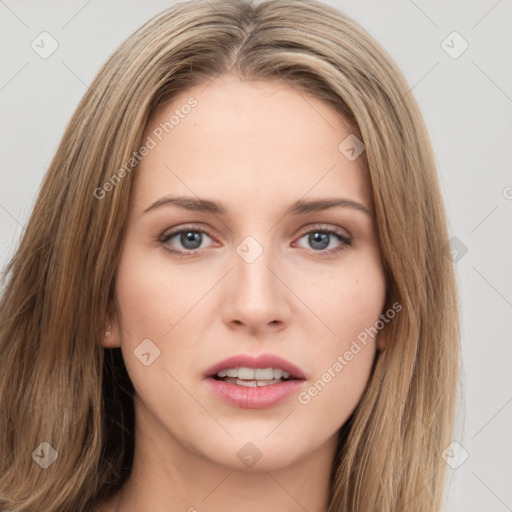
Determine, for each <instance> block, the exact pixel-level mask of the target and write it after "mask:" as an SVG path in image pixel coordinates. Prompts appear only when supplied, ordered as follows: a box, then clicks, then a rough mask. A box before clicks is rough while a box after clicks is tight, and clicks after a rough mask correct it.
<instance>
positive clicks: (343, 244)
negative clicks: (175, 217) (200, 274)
mask: <svg viewBox="0 0 512 512" xmlns="http://www.w3.org/2000/svg"><path fill="white" fill-rule="evenodd" d="M187 232H192V233H202V234H205V235H207V236H208V237H210V238H212V239H213V237H212V236H211V235H210V234H209V233H208V231H205V230H204V229H199V228H198V227H197V226H184V227H181V228H180V229H177V230H175V231H172V232H171V233H166V234H163V235H161V236H160V237H159V239H158V242H160V243H161V244H162V245H163V246H164V249H165V250H166V251H168V252H170V253H173V254H176V255H178V256H179V257H185V256H192V257H194V256H195V255H196V254H197V253H198V252H199V249H195V250H193V251H179V250H176V249H171V248H170V247H169V246H168V245H167V242H168V241H169V240H171V239H172V238H174V237H175V236H176V235H179V234H180V233H187ZM311 233H323V234H325V233H327V234H330V235H334V236H336V237H337V238H338V240H339V241H340V242H341V245H340V246H339V247H337V248H335V249H323V250H322V251H315V250H313V253H314V254H315V255H320V256H324V255H334V254H337V253H338V252H340V251H343V250H345V249H347V248H349V247H350V246H351V245H352V239H350V238H348V237H346V236H344V235H342V234H341V233H340V232H339V231H338V230H336V229H333V228H329V227H327V228H324V227H317V228H314V229H310V230H309V231H305V232H304V233H302V234H301V235H300V237H299V240H300V239H301V238H303V237H304V236H305V235H309V234H311Z"/></svg>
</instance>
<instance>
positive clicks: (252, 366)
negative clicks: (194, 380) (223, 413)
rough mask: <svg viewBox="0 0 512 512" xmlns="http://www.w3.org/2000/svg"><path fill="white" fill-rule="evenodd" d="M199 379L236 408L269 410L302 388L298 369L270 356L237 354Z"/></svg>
mask: <svg viewBox="0 0 512 512" xmlns="http://www.w3.org/2000/svg"><path fill="white" fill-rule="evenodd" d="M203 377H204V378H205V379H206V380H207V382H208V384H209V386H210V388H211V389H212V391H213V392H214V394H215V395H216V396H217V398H220V399H221V400H223V401H224V402H227V403H229V404H230V405H234V406H236V407H245V408H252V409H261V408H267V407H271V406H273V405H276V404H277V403H279V402H281V401H282V400H284V399H286V398H288V397H290V396H291V395H292V394H294V393H295V392H296V391H298V390H300V388H302V387H303V385H304V382H305V380H306V377H305V375H304V373H303V372H302V370H301V369H300V368H298V367H297V366H295V365H294V364H292V363H290V362H289V361H287V360H285V359H283V358H281V357H279V356H276V355H274V354H261V355H259V356H250V355H247V354H240V355H237V356H233V357H230V358H228V359H225V360H223V361H220V362H219V363H217V364H215V365H214V366H212V367H211V368H209V369H208V370H207V371H206V372H205V373H204V374H203Z"/></svg>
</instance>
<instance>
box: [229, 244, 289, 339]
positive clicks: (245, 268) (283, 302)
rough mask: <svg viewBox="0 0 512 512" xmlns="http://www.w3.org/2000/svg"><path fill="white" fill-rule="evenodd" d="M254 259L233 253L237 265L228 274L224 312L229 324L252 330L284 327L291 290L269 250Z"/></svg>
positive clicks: (254, 331) (287, 315)
mask: <svg viewBox="0 0 512 512" xmlns="http://www.w3.org/2000/svg"><path fill="white" fill-rule="evenodd" d="M262 249H263V252H262V253H261V254H260V255H259V256H258V257H257V258H256V259H255V260H254V261H251V260H250V259H244V258H243V257H241V256H239V254H235V255H234V268H233V270H232V271H231V272H230V273H229V276H228V277H227V279H228V281H227V283H226V287H225V295H224V304H223V307H222V316H223V320H224V322H225V323H226V324H227V325H229V327H230V328H238V329H242V328H245V329H247V330H248V331H250V332H251V333H252V334H254V333H257V332H260V331H272V332H275V331H277V330H281V329H283V328H284V327H285V325H287V323H288V319H289V311H290V308H289V302H288V301H289V299H290V295H291V292H290V291H289V289H288V288H287V287H286V285H285V284H284V282H285V279H283V276H282V275H280V274H282V273H283V272H282V271H281V272H280V271H279V270H278V268H279V266H278V265H277V264H276V259H275V257H273V255H272V253H271V251H270V250H267V248H263V247H262Z"/></svg>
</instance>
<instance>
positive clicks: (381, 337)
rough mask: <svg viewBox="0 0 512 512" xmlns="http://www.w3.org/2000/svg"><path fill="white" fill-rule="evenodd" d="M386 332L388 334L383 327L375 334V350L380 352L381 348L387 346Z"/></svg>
mask: <svg viewBox="0 0 512 512" xmlns="http://www.w3.org/2000/svg"><path fill="white" fill-rule="evenodd" d="M387 334H388V331H387V329H383V330H382V331H380V332H379V333H378V334H377V340H376V344H377V350H379V351H380V352H382V351H383V350H386V347H387V346H388V340H387Z"/></svg>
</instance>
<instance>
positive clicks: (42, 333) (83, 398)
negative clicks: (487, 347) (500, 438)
mask: <svg viewBox="0 0 512 512" xmlns="http://www.w3.org/2000/svg"><path fill="white" fill-rule="evenodd" d="M447 241H448V235H447V228H446V217H445V212H444V208H443V205H442V201H441V194H440V190H439V185H438V181H437V175H436V169H435V164H434V158H433V155H432V150H431V147H430V143H429V139H428V135H427V133H426V130H425V126H424V124H423V121H422V118H421V115H420V113H419V109H418V107H417V105H416V103H415V102H414V100H413V98H412V97H411V95H410V94H408V86H407V84H406V82H405V80H404V79H403V77H402V75H401V74H400V72H399V71H398V69H397V68H396V67H395V65H394V64H393V63H392V62H391V59H390V58H389V56H387V54H386V53H385V52H384V51H383V50H382V49H381V48H380V47H379V45H378V44H377V43H376V42H375V41H374V40H373V39H372V38H371V37H370V36H369V35H368V34H366V33H365V32H364V31H363V30H362V29H361V28H360V27H359V26H357V25H356V24H355V23H354V22H353V21H351V20H350V19H349V18H347V17H346V16H344V15H343V14H341V13H340V12H338V11H337V10H335V9H333V8H331V7H329V6H327V5H324V4H322V3H319V2H316V1H311V0H309V1H307V0H299V1H296V2H293V3H292V2H288V1H281V0H275V1H270V2H263V3H260V4H259V5H256V6H253V5H251V4H250V3H248V2H243V1H240V2H239V1H236V2H233V1H226V0H215V1H214V0H211V1H209V2H203V1H202V0H201V1H195V0H194V1H192V2H188V3H181V4H177V5H175V6H174V7H172V8H170V9H168V10H167V11H165V12H163V13H162V14H161V15H159V16H157V17H155V18H154V19H152V20H150V21H149V22H147V23H146V24H145V25H144V26H143V27H141V28H140V29H139V30H138V31H137V32H136V33H135V34H133V35H132V36H131V37H130V38H128V39H127V40H126V41H125V42H124V43H123V44H122V45H121V46H120V47H119V49H118V50H116V52H114V54H113V55H112V56H111V58H110V59H109V60H108V62H107V63H106V64H105V65H104V67H103V68H102V69H101V70H100V72H99V74H98V76H97V77H96V78H95V80H94V82H93V84H92V85H91V87H90V88H89V90H88V91H87V93H86V94H85V96H84V98H83V99H82V101H81V102H80V104H79V106H78V107H77V109H76V112H75V113H74V115H73V117H72V119H71V122H70V124H69V126H68V127H67V130H66V132H65V134H64V137H63V139H62V142H61V144H60V146H59V148H58V150H57V154H56V155H55V158H54V159H53V161H52V163H51V166H50V169H49V171H48V173H47V176H46V178H45V180H44V183H43V185H42V188H41V191H40V194H39V197H38V200H37V202H36V205H35V208H34V211H33V214H32V217H31V219H30V222H29V224H28V226H27V228H26V231H25V233H24V236H23V239H22V241H21V244H20V247H19V248H18V250H17V252H16V254H15V256H14V258H13V259H12V261H11V262H10V264H9V266H8V268H7V270H8V272H9V279H8V282H7V284H6V287H5V291H4V294H3V297H2V303H1V313H0V351H1V356H2V360H3V361H4V371H3V372H2V374H1V376H0V407H1V416H0V417H1V418H2V419H1V420H0V421H1V422H2V424H1V429H0V448H1V449H2V453H3V457H2V458H1V459H0V460H1V462H0V507H1V508H2V510H19V511H35V510H37V511H62V512H63V511H70V510H73V511H77V510H80V511H82V510H83V511H97V512H104V511H112V510H119V511H123V512H135V511H140V510H155V511H156V510H191V511H192V510H198V511H208V510H211V511H213V510H219V509H221V508H222V510H228V511H229V510H240V509H241V508H242V507H243V508H244V510H262V509H263V510H267V511H272V510H290V511H292V510H293V511H295V510H311V511H328V512H334V511H337V512H338V511H343V512H346V511H353V512H355V511H362V510H365V511H370V510H371V511H377V510H378V511H382V512H384V511H385V512H391V511H394V512H396V511H408V510H415V511H422V512H427V511H428V512H432V511H433V510H439V509H440V507H441V506H442V501H443V486H444V475H445V472H444V466H445V463H444V461H443V459H442V458H441V453H442V452H443V450H444V449H445V448H446V447H447V446H448V445H449V443H450V441H451V433H452V423H453V414H454V403H455V398H456V395H455V393H456V378H457V368H458V357H459V354H458V315H457V301H456V290H455V281H454V275H453V269H452V266H451V261H450V259H449V257H447V254H446V253H447V251H446V249H445V248H446V244H447Z"/></svg>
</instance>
